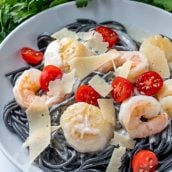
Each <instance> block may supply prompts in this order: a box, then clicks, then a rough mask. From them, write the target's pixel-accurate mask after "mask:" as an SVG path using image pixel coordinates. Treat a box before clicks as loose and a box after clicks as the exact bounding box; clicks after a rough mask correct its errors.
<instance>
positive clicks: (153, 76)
mask: <svg viewBox="0 0 172 172" xmlns="http://www.w3.org/2000/svg"><path fill="white" fill-rule="evenodd" d="M162 86H163V79H162V78H161V76H160V75H159V74H158V73H157V72H154V71H149V72H145V73H143V74H141V75H140V76H139V77H138V79H137V80H136V88H137V90H138V91H139V93H140V94H145V95H147V96H153V95H155V94H156V93H157V92H158V91H159V90H160V89H161V87H162Z"/></svg>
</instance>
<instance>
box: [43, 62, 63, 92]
mask: <svg viewBox="0 0 172 172" xmlns="http://www.w3.org/2000/svg"><path fill="white" fill-rule="evenodd" d="M62 75H63V74H62V71H61V69H60V68H58V67H56V66H53V65H48V66H45V67H44V69H43V71H42V73H41V77H40V85H41V89H42V90H43V91H45V92H46V91H48V85H49V82H50V81H54V80H55V79H57V78H58V79H61V78H62Z"/></svg>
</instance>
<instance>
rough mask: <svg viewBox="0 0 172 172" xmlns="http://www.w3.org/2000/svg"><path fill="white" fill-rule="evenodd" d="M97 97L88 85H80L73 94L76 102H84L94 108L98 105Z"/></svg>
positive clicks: (97, 94)
mask: <svg viewBox="0 0 172 172" xmlns="http://www.w3.org/2000/svg"><path fill="white" fill-rule="evenodd" d="M99 97H100V95H99V93H97V92H96V90H95V89H94V88H92V87H91V86H89V85H81V86H80V87H79V88H78V89H77V91H76V93H75V100H76V101H77V102H86V103H88V104H92V105H95V106H97V105H98V102H97V99H98V98H99Z"/></svg>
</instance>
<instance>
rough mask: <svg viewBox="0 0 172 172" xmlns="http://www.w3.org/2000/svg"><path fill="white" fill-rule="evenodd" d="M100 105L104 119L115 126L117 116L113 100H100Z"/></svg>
mask: <svg viewBox="0 0 172 172" xmlns="http://www.w3.org/2000/svg"><path fill="white" fill-rule="evenodd" d="M98 105H99V107H100V110H101V112H102V115H103V119H104V120H106V121H108V122H109V123H111V124H112V125H113V126H115V123H116V114H115V109H114V105H113V100H112V99H98Z"/></svg>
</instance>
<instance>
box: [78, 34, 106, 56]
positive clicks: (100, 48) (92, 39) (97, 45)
mask: <svg viewBox="0 0 172 172" xmlns="http://www.w3.org/2000/svg"><path fill="white" fill-rule="evenodd" d="M78 37H79V38H80V39H81V42H83V44H84V45H85V46H86V47H87V48H88V49H90V50H91V51H92V52H94V53H96V54H102V53H105V52H106V51H107V50H108V45H109V44H108V43H107V42H104V40H103V37H102V35H101V34H100V33H98V32H95V31H90V32H79V33H78Z"/></svg>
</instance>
